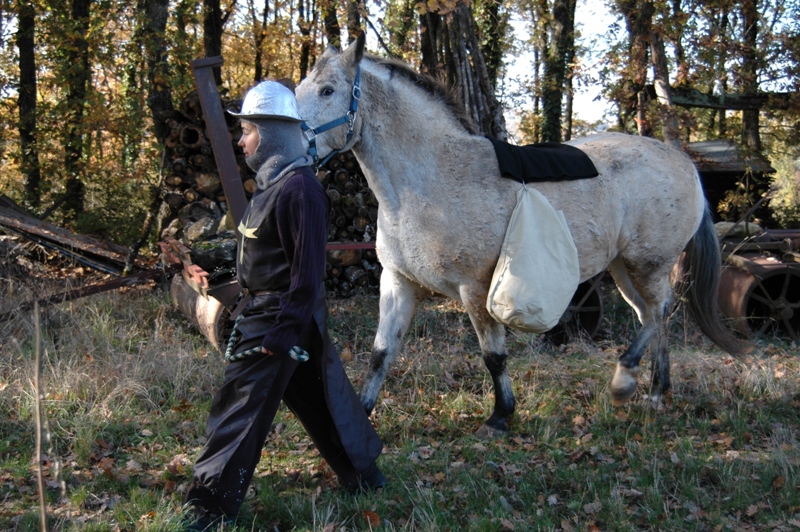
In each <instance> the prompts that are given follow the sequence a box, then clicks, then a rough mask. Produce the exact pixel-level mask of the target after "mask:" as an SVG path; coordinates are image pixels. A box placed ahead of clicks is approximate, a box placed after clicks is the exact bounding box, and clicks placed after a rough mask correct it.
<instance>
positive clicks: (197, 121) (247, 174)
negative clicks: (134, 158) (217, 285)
mask: <svg viewBox="0 0 800 532" xmlns="http://www.w3.org/2000/svg"><path fill="white" fill-rule="evenodd" d="M240 105H241V102H240V101H235V100H226V99H225V98H223V99H222V106H223V108H224V109H230V110H238V109H239V108H240ZM226 119H227V121H228V124H227V125H228V129H229V131H230V132H231V142H232V145H233V150H234V154H235V156H236V161H237V164H238V167H239V174H240V175H241V177H242V186H243V187H244V190H245V194H246V196H247V198H248V199H249V198H250V197H251V196H252V194H253V193H254V192H255V190H256V182H255V173H254V172H253V171H252V170H250V168H249V167H248V166H247V163H246V161H245V157H244V154H243V153H242V150H241V148H240V147H239V146H238V145H237V142H238V141H239V138H240V136H241V129H240V125H239V120H238V119H237V118H235V117H233V116H230V115H228V114H227V113H226ZM170 127H171V134H170V136H169V138H168V139H167V142H166V157H167V159H166V161H167V164H166V168H165V172H166V175H165V177H164V179H163V185H162V198H163V200H164V201H163V205H162V212H161V215H160V218H161V227H162V228H164V229H163V230H162V232H161V237H162V239H165V238H175V239H177V240H179V241H181V242H182V243H183V244H184V245H186V246H187V247H188V248H190V249H191V250H192V262H194V263H195V264H197V265H198V266H200V267H201V268H203V269H204V270H206V271H207V272H209V273H210V278H209V282H211V283H212V284H213V282H214V279H215V276H222V277H229V276H230V275H231V272H233V271H234V270H235V254H236V244H235V235H234V232H233V229H234V228H233V224H232V223H231V220H230V217H228V216H226V214H227V212H228V208H227V202H226V200H225V194H224V192H223V189H222V181H221V178H220V175H219V171H218V170H217V167H216V163H215V159H214V154H213V152H212V150H211V143H210V141H209V139H208V137H207V136H206V128H205V122H204V119H203V113H202V108H201V107H200V102H199V99H198V97H197V94H196V93H194V92H193V93H190V94H189V95H188V96H187V97H186V98H185V99H184V100H183V102H182V103H181V105H180V113H179V114H176V116H175V117H174V118H173V119H172V120H171V121H170ZM317 176H318V177H319V179H320V182H321V183H322V186H323V188H324V189H325V192H326V193H327V194H328V197H329V198H330V203H331V212H330V231H329V234H328V242H330V243H344V244H348V243H360V244H362V246H361V249H352V248H346V249H331V250H329V251H328V257H327V263H326V276H325V287H326V289H327V291H328V294H329V296H331V297H349V296H351V295H354V294H356V293H364V292H369V293H377V291H378V284H379V277H380V264H379V262H378V259H377V256H376V254H375V250H374V248H370V247H369V246H367V247H364V246H363V244H364V243H371V242H374V241H375V231H376V223H377V214H378V201H377V199H376V198H375V195H374V194H373V193H372V191H370V190H369V188H368V186H367V182H366V179H365V178H364V175H363V173H362V172H361V169H360V168H359V166H358V162H357V161H356V159H355V157H354V156H353V154H352V153H350V152H347V153H341V154H338V155H337V156H335V157H333V158H331V160H330V161H328V162H327V163H326V164H325V165H324V166H320V167H319V168H318V170H317ZM333 247H341V246H333Z"/></svg>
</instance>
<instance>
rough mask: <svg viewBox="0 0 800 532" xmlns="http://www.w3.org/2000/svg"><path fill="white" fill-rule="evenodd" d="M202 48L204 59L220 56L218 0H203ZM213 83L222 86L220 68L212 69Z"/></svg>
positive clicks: (220, 12)
mask: <svg viewBox="0 0 800 532" xmlns="http://www.w3.org/2000/svg"><path fill="white" fill-rule="evenodd" d="M203 48H204V49H205V54H206V57H215V56H221V55H222V8H221V7H220V0H203ZM213 72H214V82H215V83H216V84H217V86H220V85H222V73H221V68H220V67H214V68H213Z"/></svg>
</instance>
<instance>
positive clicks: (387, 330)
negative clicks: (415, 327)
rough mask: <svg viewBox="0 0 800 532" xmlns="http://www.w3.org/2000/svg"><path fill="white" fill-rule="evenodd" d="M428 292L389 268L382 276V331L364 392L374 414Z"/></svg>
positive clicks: (368, 408) (374, 347) (363, 400)
mask: <svg viewBox="0 0 800 532" xmlns="http://www.w3.org/2000/svg"><path fill="white" fill-rule="evenodd" d="M424 294H425V291H424V290H423V289H422V287H420V286H419V285H417V284H414V283H412V282H411V281H410V280H409V279H408V278H407V277H405V276H403V275H400V274H398V273H396V272H394V271H392V270H389V269H388V268H384V270H383V272H381V299H380V317H379V320H378V331H377V332H376V334H375V341H374V342H373V344H372V356H371V358H370V362H369V367H368V368H367V373H366V376H365V377H364V385H363V386H362V388H361V404H362V405H363V406H364V410H366V412H367V414H371V413H372V410H373V408H375V402H376V401H377V399H378V393H380V391H381V386H382V385H383V380H384V379H385V378H386V373H387V372H388V371H389V366H390V365H391V364H392V362H393V361H394V359H395V357H396V356H397V351H398V350H399V349H400V345H401V343H402V341H403V337H404V336H405V334H406V331H407V330H408V326H409V324H410V323H411V317H412V316H413V315H414V312H415V311H416V309H417V304H418V303H419V302H420V300H421V299H422V297H423V295H424Z"/></svg>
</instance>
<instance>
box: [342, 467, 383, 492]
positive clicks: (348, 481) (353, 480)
mask: <svg viewBox="0 0 800 532" xmlns="http://www.w3.org/2000/svg"><path fill="white" fill-rule="evenodd" d="M339 482H340V483H341V485H342V486H344V488H345V489H346V490H347V491H349V492H350V493H369V492H372V491H377V490H379V489H381V488H383V487H384V486H386V476H384V474H383V472H382V471H381V470H380V469H379V468H378V465H377V464H375V463H373V464H372V465H371V466H370V467H369V468H367V469H366V470H364V471H362V472H361V473H357V474H355V475H353V476H350V475H348V478H342V477H339Z"/></svg>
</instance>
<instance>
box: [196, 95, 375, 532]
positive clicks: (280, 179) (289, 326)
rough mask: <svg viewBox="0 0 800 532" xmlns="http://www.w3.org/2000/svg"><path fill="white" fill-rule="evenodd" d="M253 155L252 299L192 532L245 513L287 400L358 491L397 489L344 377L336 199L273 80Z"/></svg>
mask: <svg viewBox="0 0 800 532" xmlns="http://www.w3.org/2000/svg"><path fill="white" fill-rule="evenodd" d="M232 114H234V115H235V116H238V117H239V118H240V119H241V120H242V138H241V140H240V141H239V145H240V146H242V148H243V150H244V154H245V156H246V158H247V159H246V160H247V164H248V166H250V168H252V169H253V170H254V171H256V172H257V174H256V182H257V184H258V190H257V191H256V192H255V194H254V195H253V197H252V199H251V201H250V203H249V205H248V206H247V209H246V210H245V213H244V217H243V219H242V221H241V223H240V225H239V228H238V236H237V238H238V250H237V264H236V269H237V271H236V274H237V279H238V281H239V284H240V285H241V286H242V288H243V289H244V292H243V294H244V295H243V296H242V298H241V300H240V303H239V305H237V310H235V311H234V314H236V313H237V311H238V310H239V309H240V308H241V309H243V310H241V314H240V315H239V316H238V317H237V318H236V326H235V328H234V332H233V334H232V335H231V338H230V341H229V342H228V345H227V349H226V354H225V357H226V359H227V360H228V362H229V365H228V366H227V368H226V370H225V380H224V382H223V384H222V386H221V388H220V389H219V390H218V391H217V393H216V394H215V396H214V399H213V403H212V405H211V410H210V413H209V418H208V427H207V429H206V437H207V441H206V443H205V445H204V447H203V449H202V450H201V451H200V454H199V456H198V457H197V461H196V463H195V466H194V478H193V480H192V483H191V485H190V487H189V489H188V491H187V493H186V505H187V510H188V512H189V513H188V515H189V519H188V520H187V530H193V531H197V530H215V529H216V528H217V527H218V526H219V524H221V523H232V522H233V520H235V518H236V515H237V514H238V512H239V509H240V508H241V505H242V502H243V501H244V496H245V494H246V493H247V489H248V486H249V484H250V481H251V480H252V477H253V473H254V471H255V468H256V466H257V464H258V461H259V459H260V456H261V449H262V447H263V445H264V442H265V441H266V437H267V435H268V433H269V431H270V428H271V425H272V422H273V420H274V418H275V415H276V412H277V410H278V406H279V404H280V402H281V400H283V401H284V403H285V404H286V405H287V406H288V408H289V409H290V410H291V411H292V412H293V413H294V414H295V416H297V418H298V419H299V420H300V422H301V423H302V424H303V427H304V428H305V429H306V431H307V432H308V434H309V436H310V437H311V439H312V440H313V442H314V444H315V445H316V447H317V448H318V449H319V452H320V454H321V455H322V457H323V458H324V459H325V460H326V461H327V463H328V464H329V465H330V466H331V468H332V469H333V470H334V472H335V473H336V475H337V477H338V481H339V484H340V485H341V486H342V487H344V488H345V489H348V490H350V491H358V490H373V489H377V488H381V487H383V486H384V484H385V483H386V479H385V477H384V475H383V473H382V472H381V471H380V469H379V468H378V466H377V464H376V459H377V458H378V456H379V455H380V454H381V449H382V446H383V444H382V442H381V440H380V438H379V437H378V435H377V433H376V432H375V430H374V428H373V427H372V424H371V423H370V420H369V418H368V417H367V415H366V413H365V412H364V409H363V407H362V405H361V403H360V401H359V399H358V396H357V395H356V393H355V390H354V389H353V386H352V384H351V383H350V381H349V380H348V378H347V375H346V374H345V371H344V368H343V367H342V365H341V362H340V361H339V357H338V354H337V353H336V350H335V349H334V347H333V345H332V343H331V339H330V336H329V335H328V330H327V327H326V320H327V305H326V301H325V289H324V286H323V284H322V280H323V274H324V272H325V244H326V241H327V235H328V227H327V224H328V210H329V204H328V197H327V195H326V194H325V192H324V190H323V189H322V186H321V185H320V183H319V181H318V180H317V177H316V173H315V171H314V168H313V160H312V159H311V157H309V156H308V155H307V154H306V148H305V144H304V141H303V136H302V131H301V128H300V123H301V118H300V114H299V111H298V107H297V100H296V99H295V96H294V93H293V92H292V91H291V90H290V89H289V88H287V87H286V86H284V85H282V84H281V83H278V82H275V81H264V82H261V83H259V84H258V85H256V86H255V87H253V88H252V89H251V90H250V91H248V93H247V94H246V96H245V98H244V101H243V103H242V111H241V113H238V114H237V113H232Z"/></svg>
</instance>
